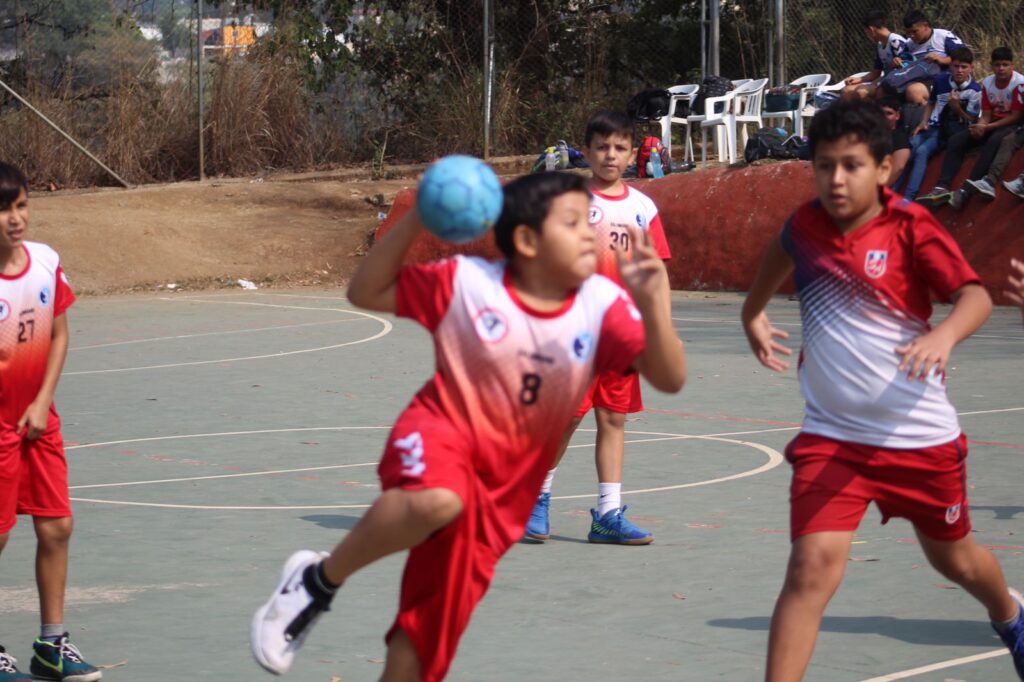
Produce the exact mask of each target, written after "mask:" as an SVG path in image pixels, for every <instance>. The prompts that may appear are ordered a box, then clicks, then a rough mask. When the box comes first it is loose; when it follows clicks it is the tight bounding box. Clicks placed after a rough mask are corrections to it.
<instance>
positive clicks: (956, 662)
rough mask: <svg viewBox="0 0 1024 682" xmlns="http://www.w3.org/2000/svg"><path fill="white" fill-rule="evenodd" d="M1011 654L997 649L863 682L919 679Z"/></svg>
mask: <svg viewBox="0 0 1024 682" xmlns="http://www.w3.org/2000/svg"><path fill="white" fill-rule="evenodd" d="M1009 653H1010V652H1009V650H1008V649H996V650H994V651H986V652H985V653H983V654H974V655H973V656H964V657H963V658H951V659H950V660H948V661H940V662H938V663H932V664H931V665H923V666H921V667H920V668H911V669H910V670H901V671H900V672H896V673H892V674H889V675H882V676H881V677H872V678H871V679H868V680H863V682H892V681H893V680H905V679H907V678H908V677H917V676H918V675H924V674H925V673H930V672H933V671H935V670H944V669H945V668H953V667H955V666H958V665H966V664H968V663H976V662H977V661H984V660H985V659H987V658H996V657H997V656H1006V655H1007V654H1009Z"/></svg>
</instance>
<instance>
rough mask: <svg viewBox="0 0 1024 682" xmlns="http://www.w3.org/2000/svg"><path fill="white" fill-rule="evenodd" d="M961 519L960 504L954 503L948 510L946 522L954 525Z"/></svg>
mask: <svg viewBox="0 0 1024 682" xmlns="http://www.w3.org/2000/svg"><path fill="white" fill-rule="evenodd" d="M959 520H960V505H959V504H954V505H953V506H952V507H950V508H949V509H947V510H946V523H948V524H949V525H951V526H952V525H953V524H954V523H956V522H957V521H959Z"/></svg>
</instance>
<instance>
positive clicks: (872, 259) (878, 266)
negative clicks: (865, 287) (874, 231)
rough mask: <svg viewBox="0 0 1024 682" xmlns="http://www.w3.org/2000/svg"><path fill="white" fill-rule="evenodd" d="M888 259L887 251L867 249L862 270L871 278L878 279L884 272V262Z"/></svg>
mask: <svg viewBox="0 0 1024 682" xmlns="http://www.w3.org/2000/svg"><path fill="white" fill-rule="evenodd" d="M887 260H889V252H888V251H881V250H872V251H868V255H867V257H865V259H864V272H865V273H867V276H868V277H870V278H871V279H878V278H879V277H881V276H882V275H884V274H885V264H886V261H887Z"/></svg>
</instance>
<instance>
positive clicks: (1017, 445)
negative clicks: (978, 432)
mask: <svg viewBox="0 0 1024 682" xmlns="http://www.w3.org/2000/svg"><path fill="white" fill-rule="evenodd" d="M967 444H968V445H990V446H992V447H994V448H1013V449H1014V450H1024V443H999V442H996V441H994V440H971V439H967Z"/></svg>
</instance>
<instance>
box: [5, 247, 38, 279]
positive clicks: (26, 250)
mask: <svg viewBox="0 0 1024 682" xmlns="http://www.w3.org/2000/svg"><path fill="white" fill-rule="evenodd" d="M21 250H22V251H24V252H25V258H27V259H28V260H27V261H26V262H25V269H24V270H22V271H21V272H19V273H18V274H17V275H5V274H3V273H2V272H0V279H9V280H15V279H21V278H22V277H24V276H25V273H27V272H28V271H29V268H31V267H32V254H31V253H29V252H28V247H27V246H25V245H24V244H22V245H21Z"/></svg>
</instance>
